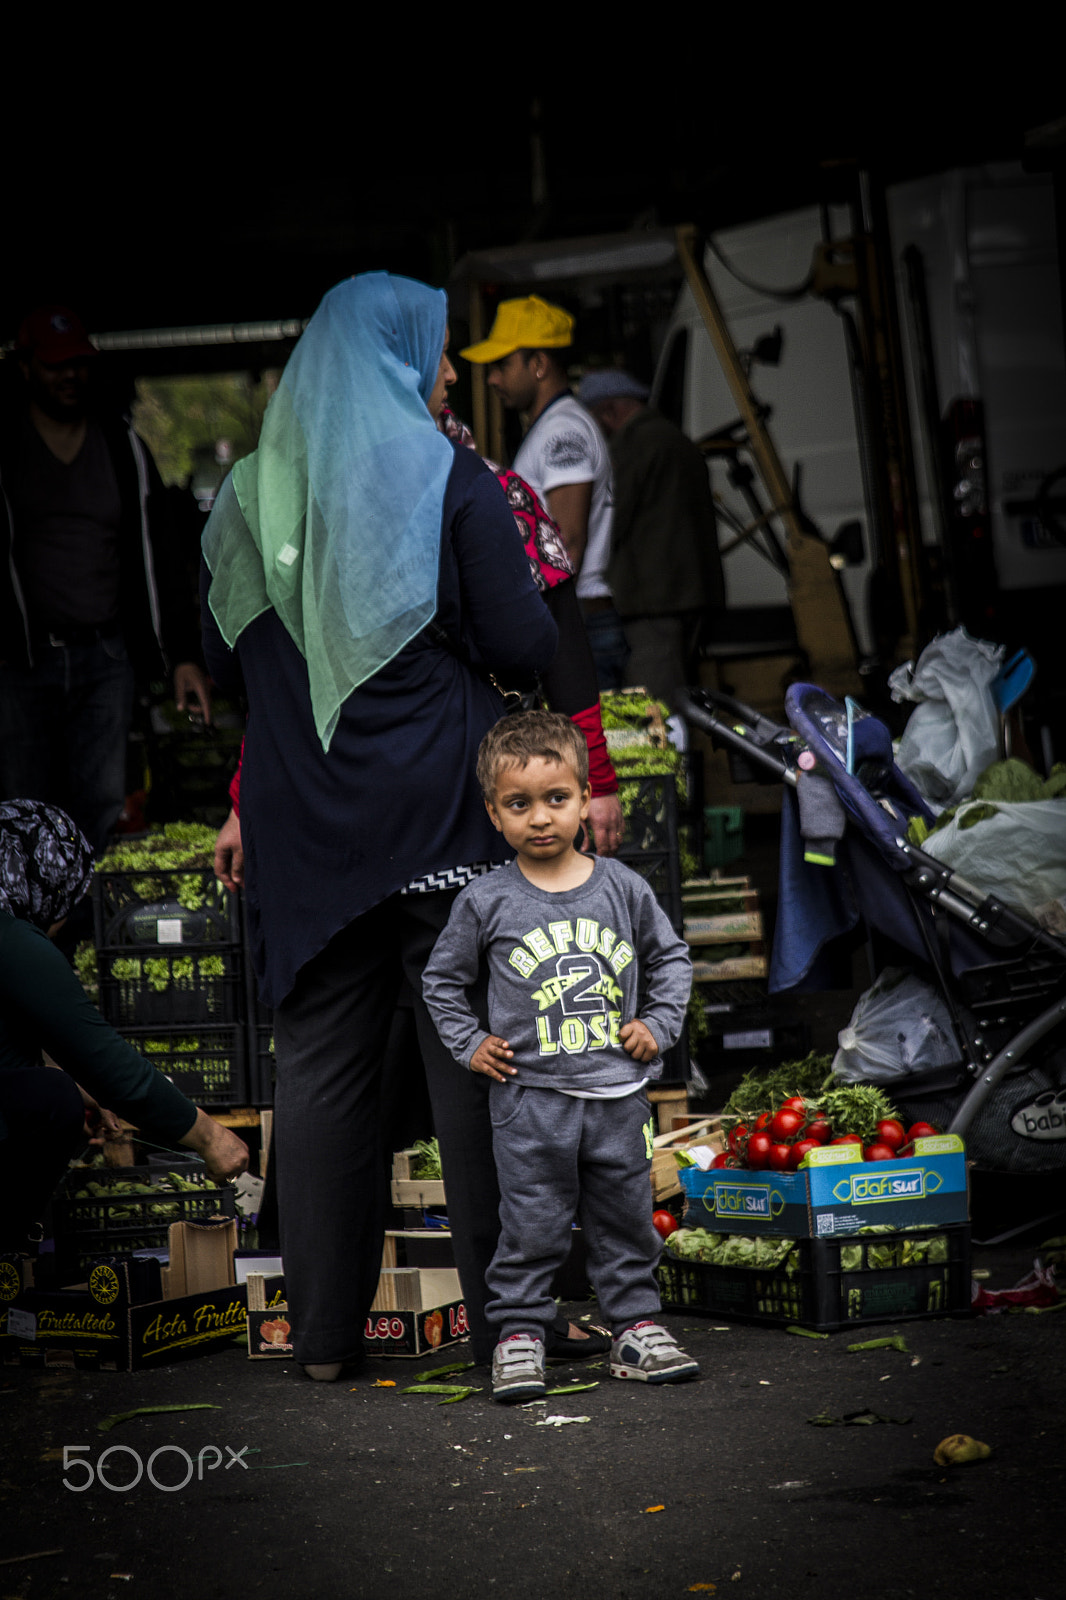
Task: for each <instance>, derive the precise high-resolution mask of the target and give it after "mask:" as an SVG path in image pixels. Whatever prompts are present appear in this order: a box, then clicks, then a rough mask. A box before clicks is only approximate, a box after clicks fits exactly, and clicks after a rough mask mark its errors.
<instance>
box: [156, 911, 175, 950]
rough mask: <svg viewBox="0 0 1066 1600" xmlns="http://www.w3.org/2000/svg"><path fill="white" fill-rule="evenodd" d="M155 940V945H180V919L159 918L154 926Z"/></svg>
mask: <svg viewBox="0 0 1066 1600" xmlns="http://www.w3.org/2000/svg"><path fill="white" fill-rule="evenodd" d="M155 939H156V943H157V944H180V943H181V918H180V917H160V918H159V921H158V922H157V923H156V925H155Z"/></svg>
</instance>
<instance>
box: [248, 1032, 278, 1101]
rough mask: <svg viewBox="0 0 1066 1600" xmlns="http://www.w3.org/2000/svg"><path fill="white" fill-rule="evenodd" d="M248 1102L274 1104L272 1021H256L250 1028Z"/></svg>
mask: <svg viewBox="0 0 1066 1600" xmlns="http://www.w3.org/2000/svg"><path fill="white" fill-rule="evenodd" d="M248 1033H249V1038H250V1044H249V1047H248V1103H249V1105H253V1106H272V1105H273V1104H274V1028H273V1026H272V1024H270V1023H262V1022H259V1023H255V1024H253V1025H252V1026H251V1027H250V1028H249V1030H248Z"/></svg>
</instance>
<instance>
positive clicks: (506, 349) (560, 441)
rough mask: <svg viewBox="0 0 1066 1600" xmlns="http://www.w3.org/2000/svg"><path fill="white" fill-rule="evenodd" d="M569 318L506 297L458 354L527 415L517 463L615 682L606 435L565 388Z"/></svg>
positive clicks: (602, 677)
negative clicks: (563, 554)
mask: <svg viewBox="0 0 1066 1600" xmlns="http://www.w3.org/2000/svg"><path fill="white" fill-rule="evenodd" d="M573 334H574V319H573V317H572V316H571V315H570V314H569V312H567V311H564V310H563V309H562V308H561V307H560V306H553V305H549V304H548V302H547V301H545V300H541V299H539V298H538V296H537V295H529V296H527V297H526V298H525V299H524V300H504V301H502V302H501V304H500V306H499V309H498V310H497V312H496V320H495V322H494V323H493V325H492V329H491V331H490V333H489V336H488V338H487V339H483V340H482V342H481V343H480V344H475V345H471V346H470V347H469V348H468V349H466V350H461V351H460V352H459V353H460V355H461V356H462V357H463V358H464V360H466V361H472V362H474V363H476V364H477V365H481V366H487V367H488V374H487V382H488V385H489V388H490V389H494V390H495V391H496V393H497V394H498V395H499V397H500V399H501V400H502V401H503V404H504V405H505V406H507V407H508V409H510V410H514V411H520V412H522V413H523V414H524V416H525V419H526V435H525V438H524V439H523V440H522V444H521V446H520V448H519V451H518V454H517V455H516V456H515V459H514V463H513V465H514V470H515V472H517V473H518V474H519V476H520V477H522V478H525V480H526V482H527V483H529V484H530V485H531V487H532V488H534V489H535V490H536V491H537V493H538V494H539V495H540V497H541V499H542V500H543V501H544V503H545V505H546V506H547V508H548V510H549V511H550V512H551V515H552V517H553V518H554V519H555V521H556V522H557V523H558V525H559V531H560V532H561V534H562V536H563V541H564V543H565V545H566V549H567V554H568V555H569V557H570V559H571V561H572V562H573V564H574V567H575V568H576V570H577V575H578V576H577V597H578V600H579V601H580V603H581V612H582V615H583V617H584V619H585V628H586V631H587V633H588V636H589V643H590V645H591V646H592V654H593V658H594V660H595V662H596V673H597V677H598V679H599V684H600V688H601V689H620V688H621V687H622V685H623V683H624V682H625V666H626V658H627V656H628V647H627V645H626V639H625V635H624V633H623V632H622V624H621V621H620V619H619V617H618V614H617V612H616V611H615V609H614V605H613V603H612V600H611V591H610V588H609V587H608V584H607V578H606V571H607V562H608V558H609V556H610V546H611V464H610V458H609V456H608V454H607V447H606V445H605V443H604V440H603V435H602V434H601V433H600V430H599V429H598V428H597V426H596V424H595V422H594V421H593V420H592V418H591V417H590V415H589V413H588V412H587V411H586V410H585V408H584V406H582V405H580V404H579V403H578V401H577V400H576V399H575V398H574V396H573V395H572V394H571V393H570V388H569V385H568V382H567V376H566V366H565V363H564V361H563V359H562V358H561V357H560V355H559V354H558V352H559V351H560V350H564V349H568V348H569V347H570V345H571V344H572V342H573Z"/></svg>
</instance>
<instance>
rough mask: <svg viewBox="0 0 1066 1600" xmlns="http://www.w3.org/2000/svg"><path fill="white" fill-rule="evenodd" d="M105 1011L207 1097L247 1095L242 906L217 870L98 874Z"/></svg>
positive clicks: (214, 1102) (105, 869)
mask: <svg viewBox="0 0 1066 1600" xmlns="http://www.w3.org/2000/svg"><path fill="white" fill-rule="evenodd" d="M93 932H94V940H95V945H96V961H97V971H98V982H99V995H100V1010H101V1011H102V1012H103V1014H104V1016H105V1017H106V1018H107V1020H108V1021H109V1022H110V1023H111V1024H112V1026H113V1027H114V1028H115V1029H117V1031H118V1032H119V1033H121V1034H122V1036H123V1037H124V1038H125V1039H128V1040H129V1042H130V1043H131V1044H132V1045H133V1046H134V1048H135V1049H137V1050H139V1051H140V1052H141V1054H142V1055H145V1056H147V1057H148V1059H149V1060H151V1061H154V1063H155V1064H156V1066H158V1067H159V1069H160V1070H161V1071H163V1072H165V1073H166V1075H167V1076H168V1077H169V1078H171V1079H172V1080H173V1081H174V1083H175V1084H176V1085H177V1086H178V1088H179V1089H181V1090H182V1092H183V1093H184V1094H187V1095H188V1096H189V1098H190V1099H191V1100H194V1101H195V1102H196V1103H197V1104H198V1105H202V1106H205V1107H211V1106H220V1107H221V1106H232V1105H240V1104H243V1103H246V1101H247V1098H248V1077H247V1036H246V1035H247V1026H246V1022H245V994H244V952H243V943H242V937H241V914H240V906H239V903H238V900H237V897H236V896H235V895H228V894H227V893H226V891H225V889H223V887H222V885H221V884H220V883H218V882H217V880H216V878H215V874H214V870H213V868H211V867H209V866H204V867H196V866H188V867H181V868H177V869H168V868H155V867H153V868H150V869H148V870H145V871H136V872H133V871H122V870H119V869H117V868H113V867H111V866H110V865H109V863H108V860H107V858H106V857H105V858H104V860H103V862H102V863H101V865H100V867H99V868H98V870H97V872H96V873H95V875H94V879H93Z"/></svg>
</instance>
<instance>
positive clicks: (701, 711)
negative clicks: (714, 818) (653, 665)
mask: <svg viewBox="0 0 1066 1600" xmlns="http://www.w3.org/2000/svg"><path fill="white" fill-rule="evenodd" d="M674 700H675V705H676V709H677V712H678V715H679V716H680V717H682V718H683V720H684V721H685V722H689V723H691V724H692V725H693V726H694V727H697V728H699V729H701V731H702V732H704V733H706V734H709V735H710V737H711V740H712V742H713V743H714V744H715V745H716V746H719V745H724V746H725V747H726V749H728V750H734V751H736V752H737V753H738V754H739V755H743V756H746V757H747V759H748V760H749V761H750V762H751V763H752V764H753V765H754V766H758V767H761V768H762V770H763V771H764V772H766V773H767V774H769V775H770V776H772V777H774V778H777V779H779V780H780V781H781V782H782V783H787V784H788V785H789V786H790V787H791V788H793V789H794V788H795V787H796V784H797V782H798V778H797V774H796V769H795V767H794V766H793V765H792V764H791V763H790V762H789V759H788V757H787V756H786V754H785V752H784V749H783V745H782V742H781V741H787V742H789V743H790V744H792V745H793V747H794V748H795V749H796V753H797V754H798V752H799V748H800V741H799V740H798V739H797V737H796V735H795V734H794V733H793V732H792V730H791V728H789V727H788V726H787V725H782V724H779V723H776V722H772V721H771V720H770V718H769V717H764V716H763V715H762V714H761V712H759V711H756V710H755V709H754V707H753V706H748V705H745V704H744V702H743V701H742V700H734V699H733V697H732V696H731V695H728V694H719V693H717V691H715V690H711V689H689V688H680V689H676V690H675V691H674Z"/></svg>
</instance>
